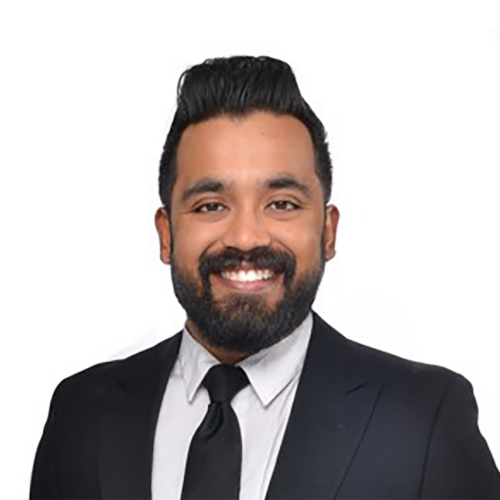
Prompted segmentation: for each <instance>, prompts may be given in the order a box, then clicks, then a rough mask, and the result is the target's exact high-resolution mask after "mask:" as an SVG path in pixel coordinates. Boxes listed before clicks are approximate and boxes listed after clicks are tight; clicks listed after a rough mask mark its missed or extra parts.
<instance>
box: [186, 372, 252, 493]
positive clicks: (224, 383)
mask: <svg viewBox="0 0 500 500" xmlns="http://www.w3.org/2000/svg"><path fill="white" fill-rule="evenodd" d="M247 384H248V378H247V376H246V374H245V372H244V371H243V370H242V369H241V368H239V367H236V366H232V365H216V366H213V367H212V368H210V370H209V371H208V372H207V374H206V375H205V378H204V379H203V385H204V386H205V387H206V388H207V390H208V393H209V395H210V405H209V407H208V411H207V414H206V415H205V418H204V419H203V422H202V423H201V424H200V426H199V427H198V429H197V430H196V432H195V433H194V436H193V439H192V440H191V445H190V446H189V453H188V458H187V462H186V472H185V473H184V484H183V487H182V495H181V498H182V500H194V499H196V500H202V499H204V500H208V499H210V500H215V499H217V500H222V499H224V500H229V499H231V500H234V499H237V498H238V497H239V492H240V477H241V433H240V426H239V424H238V418H237V417H236V413H235V412H234V410H233V409H232V407H231V400H232V399H233V398H234V396H236V394H237V393H238V392H239V391H241V389H243V387H245V386H246V385H247Z"/></svg>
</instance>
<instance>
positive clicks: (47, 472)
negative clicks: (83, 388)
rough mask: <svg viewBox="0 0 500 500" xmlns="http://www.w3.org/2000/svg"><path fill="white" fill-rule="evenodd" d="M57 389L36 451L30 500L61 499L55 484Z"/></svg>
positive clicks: (56, 480)
mask: <svg viewBox="0 0 500 500" xmlns="http://www.w3.org/2000/svg"><path fill="white" fill-rule="evenodd" d="M59 387H60V386H59ZM59 387H58V388H57V389H56V390H55V391H54V394H53V396H52V400H51V402H50V409H49V416H48V418H47V421H46V423H45V427H44V430H43V434H42V438H41V440H40V443H39V444H38V449H37V451H36V455H35V462H34V465H33V471H32V475H31V487H30V500H49V499H50V500H57V499H60V498H61V495H60V492H59V488H58V484H57V482H58V479H57V457H56V447H57V444H56V443H57V439H56V433H57V424H56V413H57V409H56V407H57V399H58V393H59Z"/></svg>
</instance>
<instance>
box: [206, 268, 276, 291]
mask: <svg viewBox="0 0 500 500" xmlns="http://www.w3.org/2000/svg"><path fill="white" fill-rule="evenodd" d="M281 274H282V273H280V272H275V271H273V270H271V269H256V268H248V267H240V268H237V269H232V270H224V271H221V272H220V273H214V275H215V276H216V277H217V278H218V279H219V280H220V281H221V282H222V283H223V284H224V285H225V286H226V287H229V288H232V289H235V290H247V291H252V290H262V289H265V288H268V287H270V286H271V285H274V284H276V283H277V282H278V281H279V279H280V277H281Z"/></svg>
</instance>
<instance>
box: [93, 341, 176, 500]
mask: <svg viewBox="0 0 500 500" xmlns="http://www.w3.org/2000/svg"><path fill="white" fill-rule="evenodd" d="M180 340H181V332H179V333H178V334H177V335H175V336H174V337H172V338H169V339H167V340H166V341H164V342H162V343H161V344H160V345H158V346H156V347H154V348H152V349H149V350H147V351H144V352H141V353H139V354H137V355H135V356H133V357H131V358H129V359H127V360H126V361H124V362H123V366H120V368H119V370H120V372H119V373H118V374H117V376H116V377H115V380H113V382H112V384H111V385H110V387H109V390H108V394H107V396H106V400H105V403H104V411H103V421H102V429H101V446H100V453H99V473H100V479H101V489H102V496H103V498H107V499H108V498H109V499H121V500H126V499H135V500H138V499H141V500H142V499H150V498H151V472H152V462H153V445H154V434H155V429H156V422H157V419H158V414H159V410H160V405H161V401H162V398H163V394H164V393H165V388H166V385H167V381H168V378H169V376H170V372H171V371H172V368H173V366H174V363H175V360H176V357H177V353H178V350H179V346H180Z"/></svg>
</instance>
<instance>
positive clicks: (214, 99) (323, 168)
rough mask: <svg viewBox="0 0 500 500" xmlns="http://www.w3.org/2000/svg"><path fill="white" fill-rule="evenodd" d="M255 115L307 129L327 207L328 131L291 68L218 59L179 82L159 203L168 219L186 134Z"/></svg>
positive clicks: (263, 60)
mask: <svg viewBox="0 0 500 500" xmlns="http://www.w3.org/2000/svg"><path fill="white" fill-rule="evenodd" d="M254 111H267V112H270V113H272V114H274V115H278V116H282V115H291V116H294V117H295V118H297V119H298V120H300V121H301V122H302V123H303V124H304V125H305V126H306V127H307V129H308V130H309V133H310V135H311V139H312V144H313V147H314V153H315V171H316V174H317V176H318V178H319V180H320V182H321V185H322V191H323V199H324V202H325V204H326V203H327V202H328V200H329V199H330V195H331V189H332V164H331V159H330V153H329V150H328V143H327V140H326V131H325V128H324V126H323V124H322V123H321V121H320V120H319V118H318V117H317V116H316V115H315V113H314V112H313V110H312V109H311V108H310V107H309V105H308V104H307V102H306V101H305V100H304V98H303V97H302V95H301V93H300V90H299V87H298V84H297V80H296V79H295V75H294V74H293V71H292V68H291V67H290V66H289V65H288V64H287V63H286V62H284V61H280V60H279V59H274V58H272V57H267V56H260V57H253V56H233V57H220V58H214V59H207V60H205V61H204V62H203V63H201V64H197V65H195V66H192V67H191V68H189V69H187V70H186V71H184V72H183V73H182V75H181V76H180V78H179V82H178V86H177V110H176V112H175V115H174V118H173V121H172V125H171V126H170V130H169V132H168V135H167V139H166V141H165V145H164V147H163V153H162V156H161V160H160V175H159V191H160V199H161V202H162V204H163V206H164V207H165V208H166V210H167V213H168V217H169V218H170V216H171V203H172V190H173V187H174V184H175V181H176V178H177V164H176V163H177V162H176V153H177V146H178V144H179V141H180V138H181V135H182V133H183V132H184V130H185V129H186V128H187V127H188V126H189V125H192V124H196V123H200V122H203V121H205V120H208V119H210V118H214V117H217V116H224V115H225V116H229V117H235V118H236V117H245V116H247V115H249V114H251V113H252V112H254Z"/></svg>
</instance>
